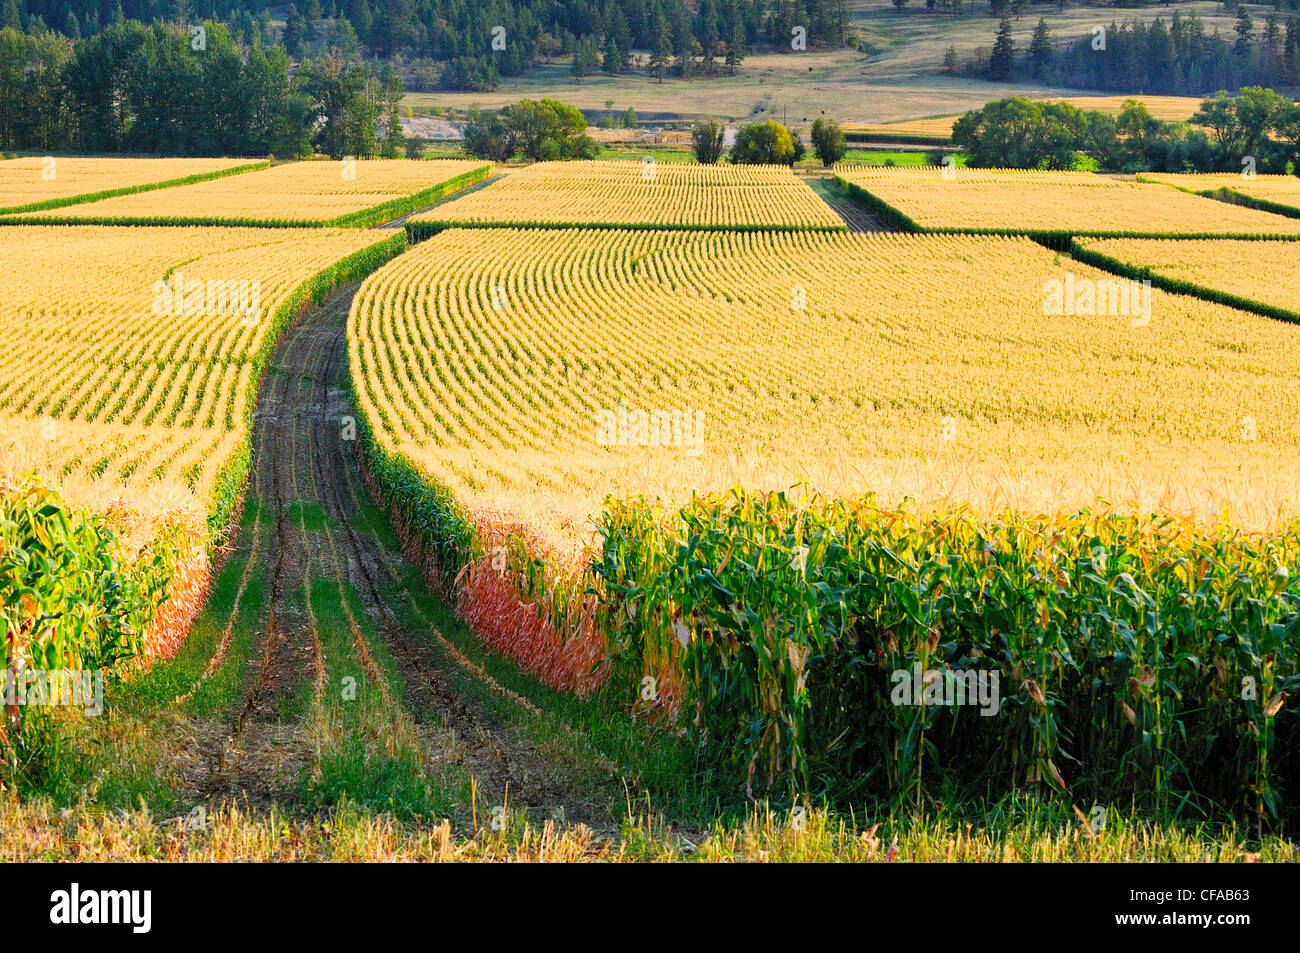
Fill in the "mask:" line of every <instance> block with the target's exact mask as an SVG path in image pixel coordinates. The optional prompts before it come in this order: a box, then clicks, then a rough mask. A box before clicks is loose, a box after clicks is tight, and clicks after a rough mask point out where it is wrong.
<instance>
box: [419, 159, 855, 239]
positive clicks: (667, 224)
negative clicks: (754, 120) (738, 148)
mask: <svg viewBox="0 0 1300 953" xmlns="http://www.w3.org/2000/svg"><path fill="white" fill-rule="evenodd" d="M452 225H457V226H491V225H496V226H528V225H534V226H538V227H550V228H554V227H558V226H573V227H577V226H584V225H585V226H602V227H608V228H634V227H635V228H708V229H741V230H744V229H823V230H832V231H842V230H843V229H844V223H843V222H842V221H841V220H840V218H839V217H838V216H837V215H836V214H835V213H834V212H832V211H831V210H830V209H829V208H827V206H826V204H825V203H824V202H822V201H821V200H820V199H819V198H817V196H816V195H815V194H814V193H813V192H812V190H811V189H809V188H808V186H807V185H805V184H804V183H803V182H801V181H799V179H797V178H796V177H795V175H794V173H792V172H791V171H790V170H789V169H787V168H785V167H783V166H735V165H688V164H685V163H673V162H660V163H655V162H654V161H653V160H650V161H648V162H626V161H619V160H609V161H605V162H539V163H537V164H535V165H531V166H528V167H527V168H524V169H519V170H517V171H513V172H511V173H510V174H509V175H507V176H506V177H505V178H503V179H502V180H501V181H499V182H495V183H493V184H492V185H490V186H488V187H487V188H485V189H481V190H479V191H478V192H475V193H473V194H471V195H466V196H464V197H462V198H459V199H457V200H456V201H455V202H453V203H450V204H447V205H444V206H441V207H439V208H437V209H434V210H433V211H431V212H426V213H424V214H421V215H417V216H415V217H414V218H413V219H412V220H411V224H410V227H411V229H412V230H413V231H414V232H415V233H416V234H417V235H423V234H425V233H427V232H431V231H438V230H440V229H443V228H447V227H449V226H452Z"/></svg>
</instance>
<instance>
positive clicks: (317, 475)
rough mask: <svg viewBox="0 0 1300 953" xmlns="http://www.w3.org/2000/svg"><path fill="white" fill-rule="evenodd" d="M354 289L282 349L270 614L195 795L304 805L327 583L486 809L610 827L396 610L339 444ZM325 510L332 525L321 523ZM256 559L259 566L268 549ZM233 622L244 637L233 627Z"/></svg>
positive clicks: (255, 483) (363, 653) (266, 537)
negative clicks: (301, 703)
mask: <svg viewBox="0 0 1300 953" xmlns="http://www.w3.org/2000/svg"><path fill="white" fill-rule="evenodd" d="M356 287H357V286H356V285H351V286H348V287H347V288H344V289H342V290H340V291H338V292H336V293H335V294H334V295H332V296H331V297H330V298H329V299H328V300H327V301H325V302H323V303H322V304H321V305H320V306H318V307H316V308H315V309H313V310H311V311H310V312H307V313H305V314H303V315H302V316H301V317H300V318H299V320H298V321H297V322H296V323H295V324H294V326H293V327H292V328H291V329H290V330H289V332H288V333H287V334H286V335H285V338H284V340H283V341H282V342H281V344H280V346H279V347H278V348H277V350H276V353H275V356H274V358H273V360H272V362H271V365H270V376H269V377H268V379H267V381H266V382H265V384H264V386H263V388H262V393H261V394H260V395H259V400H258V404H257V411H256V414H255V416H254V424H253V426H254V440H253V445H254V451H253V460H252V466H251V481H250V482H251V486H250V488H249V498H250V503H252V504H253V505H256V506H258V507H259V509H258V510H257V513H256V516H255V520H254V526H255V527H258V529H256V530H255V532H260V533H262V537H261V540H262V545H261V547H260V550H261V553H262V557H263V559H264V562H265V569H264V572H265V592H266V602H265V606H264V609H263V614H262V617H261V619H260V620H259V625H258V628H257V634H256V637H255V640H254V646H253V649H252V651H251V652H250V653H249V656H248V658H247V660H246V661H245V665H246V668H247V670H246V672H245V676H244V686H245V687H244V689H243V691H242V694H241V696H240V699H239V701H238V703H237V704H236V705H235V706H233V707H232V708H231V709H230V711H231V714H230V715H229V716H228V718H227V719H226V720H225V721H216V722H196V723H194V724H193V726H192V727H193V729H194V735H195V738H196V742H197V747H198V749H199V751H200V753H201V754H200V757H199V759H198V761H199V763H200V764H201V770H200V769H199V767H198V766H197V765H196V769H195V770H194V771H192V772H191V774H193V775H195V776H193V777H191V779H190V782H189V783H188V784H187V785H186V786H187V787H188V788H190V789H192V791H193V792H194V794H195V795H196V797H197V799H199V800H206V801H209V802H211V801H216V800H220V799H224V798H230V797H233V798H235V799H236V800H239V801H242V802H244V803H246V804H249V805H253V806H258V807H268V806H270V804H271V803H280V804H281V805H292V804H293V803H294V802H295V801H296V800H297V799H298V779H300V778H301V777H303V776H304V772H305V769H306V767H307V766H308V765H309V764H310V761H311V758H312V746H311V743H310V741H309V738H308V734H309V733H308V731H307V730H306V728H305V722H304V719H303V718H302V717H298V716H295V717H292V718H286V717H285V713H286V711H287V709H288V708H289V707H290V705H291V703H292V702H293V700H294V699H296V698H300V697H301V696H302V694H303V693H304V692H305V691H306V690H307V688H308V686H309V684H310V685H311V686H312V690H313V691H314V692H315V693H316V698H318V699H319V698H320V697H321V692H323V691H324V689H325V685H324V679H325V667H324V659H323V652H322V644H321V641H320V639H319V638H318V635H317V629H316V619H315V616H314V614H313V611H312V603H311V581H312V579H313V578H315V579H316V580H318V581H320V580H330V581H332V582H336V583H337V585H338V590H339V599H340V601H341V603H342V613H343V615H345V616H346V617H347V619H348V624H349V626H350V628H351V629H352V637H353V639H352V640H353V643H354V647H355V651H356V654H357V659H358V661H359V662H360V663H361V665H362V666H363V668H364V669H365V671H366V674H367V677H368V678H371V679H373V680H374V681H375V682H376V684H377V685H378V687H379V688H380V690H381V691H382V692H383V693H384V695H385V697H386V698H388V699H389V700H390V701H392V702H393V703H394V704H397V705H400V706H401V708H402V709H404V711H405V712H406V715H407V716H409V717H410V719H411V721H412V723H413V724H414V726H415V727H416V730H417V735H418V737H419V739H420V743H421V744H422V745H424V747H425V749H426V750H425V752H424V753H425V755H426V756H427V757H428V758H429V759H430V760H439V759H446V758H448V757H450V758H451V759H452V760H453V761H455V762H459V763H460V764H461V765H462V767H463V768H464V770H465V771H466V772H467V773H468V774H469V775H470V776H471V777H472V778H473V779H474V782H475V787H476V790H477V793H478V798H479V800H480V802H486V803H488V804H498V805H499V804H504V803H507V802H508V803H510V804H511V805H516V806H517V805H525V806H526V807H527V808H529V809H530V812H531V813H532V814H533V815H534V819H538V815H541V816H542V817H545V816H555V814H556V812H557V811H558V812H562V815H561V816H563V817H564V818H565V820H566V821H570V822H575V821H584V822H586V823H589V824H591V825H592V826H598V825H602V824H603V823H604V822H605V821H607V820H608V810H607V809H604V810H602V809H600V808H597V807H595V806H593V805H592V804H591V803H590V802H589V801H588V800H587V799H583V798H579V797H576V796H575V795H574V794H573V793H572V792H571V791H570V790H569V789H568V785H567V784H565V783H564V782H563V781H561V780H558V778H559V776H558V775H557V774H556V772H555V766H554V765H551V764H548V763H547V762H546V759H544V758H542V757H541V756H540V755H538V754H537V753H536V752H535V751H534V750H533V748H532V747H531V746H529V745H528V744H526V743H521V742H520V741H519V740H518V739H516V738H514V737H513V736H512V735H511V734H510V733H509V732H507V731H506V730H504V729H502V728H500V727H498V726H494V725H492V724H490V723H489V722H488V721H487V719H485V718H484V717H483V716H482V715H481V714H480V713H479V712H478V711H477V710H476V709H475V708H474V707H473V706H472V705H470V704H467V703H466V701H465V700H464V699H462V697H461V696H460V695H459V694H458V693H457V692H456V691H455V690H454V689H453V688H452V687H451V685H450V684H449V683H448V680H447V677H446V674H445V673H444V672H443V671H442V670H441V669H440V666H439V664H438V662H437V661H436V660H435V658H434V657H433V656H432V655H431V654H430V651H429V648H428V646H427V645H426V644H421V638H420V637H419V636H417V634H416V633H415V632H413V631H411V630H410V627H409V626H408V625H407V624H406V623H405V622H404V621H403V619H402V616H401V615H400V614H399V613H398V611H396V606H397V605H398V603H396V602H394V600H400V599H402V598H404V597H405V593H404V591H403V589H402V586H403V582H402V577H401V575H400V566H401V564H402V562H403V558H402V556H401V555H400V554H397V553H394V552H390V551H389V550H388V549H387V547H385V545H384V544H383V542H382V541H381V540H380V539H379V537H378V536H377V535H376V534H375V533H374V531H373V530H372V529H371V528H370V527H368V526H366V525H364V521H363V520H361V519H358V517H359V515H360V512H361V510H360V505H361V500H362V499H363V498H364V497H363V496H362V495H361V494H359V493H358V491H357V485H358V483H359V482H360V481H359V471H358V468H357V463H356V460H355V454H354V451H353V447H354V445H353V444H351V443H350V442H349V441H345V440H343V437H342V433H341V424H342V422H341V419H340V417H341V415H342V414H343V413H346V412H347V411H346V410H345V409H344V407H343V404H342V395H343V393H344V389H343V388H344V383H345V377H346V373H347V367H346V364H347V349H346V331H345V328H346V320H347V314H348V311H349V308H350V305H351V301H352V298H353V296H354V294H355V292H356ZM316 506H318V507H319V513H320V514H321V515H322V516H323V526H320V525H317V524H316V516H315V514H316V510H315V507H316ZM309 507H310V508H311V511H312V523H311V532H309V531H308V517H307V513H308V508H309ZM295 510H296V513H295ZM263 516H264V517H265V519H263V518H262V517H263ZM268 524H269V525H268ZM252 546H253V550H252V551H253V553H254V554H256V553H257V552H258V548H257V543H256V542H254V543H253V544H252ZM299 578H301V580H302V585H301V590H300V592H299V587H298V586H297V585H295V580H297V579H299ZM349 589H350V590H351V592H352V593H355V596H356V598H357V599H358V600H359V603H360V605H361V607H362V609H363V610H364V612H365V613H366V616H367V618H368V619H369V620H370V622H371V623H373V628H374V631H375V632H376V633H378V635H379V636H380V637H381V638H382V639H383V643H384V645H385V646H386V647H387V649H388V652H389V653H390V654H391V656H392V659H393V662H394V663H395V667H396V669H397V671H398V672H399V673H400V675H401V682H402V686H401V688H402V691H401V692H400V696H401V697H400V700H397V699H394V698H393V693H394V691H395V690H396V689H397V687H398V686H390V685H388V684H387V679H386V677H385V674H384V672H383V671H382V670H381V669H380V668H379V666H378V665H377V664H376V662H375V660H374V659H373V658H372V657H371V653H370V647H369V646H368V645H367V643H366V638H365V636H364V635H363V634H362V632H361V629H360V628H359V626H358V621H357V619H356V618H353V610H352V608H351V606H350V605H349V604H348V603H349V592H348V590H349ZM229 621H230V627H231V628H232V627H233V625H234V622H235V620H234V619H233V618H232V619H231V620H229ZM225 641H228V640H223V647H224V642H225ZM218 664H219V663H218ZM471 677H472V676H471Z"/></svg>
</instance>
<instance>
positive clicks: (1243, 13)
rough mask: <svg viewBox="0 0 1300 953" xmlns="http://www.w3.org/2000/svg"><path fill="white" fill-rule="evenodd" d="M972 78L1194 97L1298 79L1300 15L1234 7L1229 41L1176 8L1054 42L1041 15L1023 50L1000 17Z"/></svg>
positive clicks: (948, 63)
mask: <svg viewBox="0 0 1300 953" xmlns="http://www.w3.org/2000/svg"><path fill="white" fill-rule="evenodd" d="M943 65H944V67H945V68H946V69H947V70H948V71H949V72H957V71H959V70H960V69H962V68H963V67H962V63H961V61H960V57H959V56H958V54H957V51H956V49H955V47H949V48H948V51H947V53H946V54H945V57H944V62H943ZM964 71H965V72H966V73H968V74H970V75H975V76H984V77H987V78H990V79H994V80H1002V81H1008V82H1024V81H1029V80H1038V81H1042V82H1048V83H1055V84H1058V85H1065V86H1072V87H1075V88H1079V89H1095V90H1101V91H1106V92H1126V91H1129V90H1134V89H1140V90H1142V91H1143V92H1145V93H1149V94H1152V95H1167V96H1199V95H1201V94H1203V93H1204V92H1206V91H1207V90H1211V89H1240V88H1242V87H1244V86H1252V85H1263V86H1285V85H1290V84H1296V83H1300V17H1297V16H1286V17H1283V15H1282V14H1281V13H1280V12H1279V11H1278V10H1277V9H1273V10H1270V11H1269V12H1268V14H1267V16H1265V17H1263V18H1261V19H1259V20H1256V19H1255V18H1254V17H1251V16H1250V14H1249V12H1248V11H1247V10H1246V8H1245V7H1244V6H1239V7H1238V8H1237V18H1236V23H1235V26H1234V30H1233V36H1232V37H1231V38H1225V37H1222V36H1220V35H1219V34H1218V32H1217V31H1215V32H1214V33H1207V31H1206V29H1205V24H1204V23H1202V22H1201V20H1200V19H1199V18H1198V17H1196V16H1195V15H1190V16H1183V15H1182V14H1181V13H1180V12H1175V13H1174V14H1173V16H1172V18H1171V19H1170V21H1169V22H1168V23H1166V22H1165V20H1164V18H1157V19H1155V20H1153V21H1151V22H1150V23H1143V22H1141V21H1136V20H1135V21H1132V22H1129V23H1120V24H1117V23H1115V22H1113V21H1112V22H1111V23H1110V24H1108V25H1105V26H1102V25H1100V24H1099V25H1098V27H1097V28H1096V29H1094V30H1093V31H1092V32H1090V33H1089V34H1087V35H1085V36H1082V37H1077V38H1074V39H1071V40H1070V41H1068V42H1066V43H1065V44H1063V45H1059V46H1058V43H1057V41H1056V38H1055V37H1053V35H1052V32H1051V29H1050V28H1049V26H1048V24H1047V21H1046V19H1044V18H1041V17H1040V18H1039V20H1038V23H1037V25H1036V26H1035V27H1034V32H1033V34H1032V36H1031V38H1030V41H1029V44H1028V46H1027V47H1026V48H1025V49H1023V50H1021V49H1020V48H1019V47H1018V45H1017V43H1016V41H1015V38H1014V36H1013V35H1012V28H1011V21H1010V18H1003V19H1002V21H1001V23H1000V25H999V27H998V31H997V35H996V37H995V38H994V41H993V47H992V51H991V52H989V53H988V54H987V55H985V53H983V52H982V51H976V52H975V53H974V54H973V55H972V56H970V57H969V58H968V59H967V61H966V62H965V65H964Z"/></svg>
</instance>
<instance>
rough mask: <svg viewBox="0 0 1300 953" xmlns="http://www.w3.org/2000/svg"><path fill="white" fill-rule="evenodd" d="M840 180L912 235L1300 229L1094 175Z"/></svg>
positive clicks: (1291, 232)
mask: <svg viewBox="0 0 1300 953" xmlns="http://www.w3.org/2000/svg"><path fill="white" fill-rule="evenodd" d="M835 174H836V177H837V178H838V180H839V181H840V182H842V183H844V184H845V186H846V187H848V188H849V190H850V191H851V192H852V193H853V194H854V195H855V196H860V197H861V198H862V199H863V201H864V203H865V204H867V205H869V206H870V207H872V208H874V209H875V210H877V211H878V212H880V213H881V214H882V215H883V216H884V217H885V218H886V220H887V221H889V222H890V223H891V224H893V225H895V226H897V227H900V228H904V229H906V230H909V231H927V232H931V231H937V232H950V231H965V232H991V233H998V234H1010V233H1019V234H1025V233H1029V234H1034V235H1040V234H1041V235H1055V236H1066V237H1068V236H1070V235H1113V236H1132V237H1169V238H1206V237H1215V236H1232V235H1237V236H1248V237H1253V238H1264V237H1273V238H1279V237H1295V236H1300V222H1296V221H1292V220H1290V219H1287V218H1283V217H1281V216H1278V215H1270V214H1268V213H1267V212H1264V211H1259V210H1257V209H1253V208H1243V207H1240V206H1234V205H1229V204H1226V203H1223V202H1215V201H1213V200H1211V199H1208V198H1204V197H1202V196H1199V195H1192V194H1189V193H1188V192H1184V191H1181V190H1179V189H1174V188H1170V187H1169V186H1165V185H1158V184H1156V183H1154V182H1147V181H1145V178H1146V177H1144V180H1143V181H1140V182H1129V181H1121V180H1119V179H1115V178H1108V177H1106V176H1100V175H1094V174H1093V173H1091V172H1048V171H1020V170H1008V169H966V168H955V167H953V168H950V169H937V168H903V167H899V168H883V167H869V166H850V165H840V166H836V168H835Z"/></svg>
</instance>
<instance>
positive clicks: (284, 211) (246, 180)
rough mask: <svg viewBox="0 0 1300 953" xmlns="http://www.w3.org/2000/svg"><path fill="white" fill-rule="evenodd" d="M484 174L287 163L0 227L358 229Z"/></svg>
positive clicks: (393, 164)
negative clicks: (18, 225)
mask: <svg viewBox="0 0 1300 953" xmlns="http://www.w3.org/2000/svg"><path fill="white" fill-rule="evenodd" d="M96 161H98V160H96ZM490 172H491V165H490V164H486V163H483V162H479V161H477V160H469V159H465V160H462V159H436V160H433V159H431V160H428V161H421V162H412V161H409V160H403V159H357V160H349V159H345V160H343V161H338V162H335V161H326V160H321V161H313V162H288V163H283V164H280V165H275V166H272V167H270V168H262V169H259V170H257V171H254V172H248V173H245V174H243V175H240V176H237V177H236V178H233V179H227V178H220V179H209V180H206V181H202V182H196V183H194V184H190V185H181V186H177V187H174V188H168V189H165V190H162V191H159V192H147V193H133V194H130V195H119V196H116V197H109V198H101V199H95V200H91V201H86V202H82V203H80V204H75V205H65V206H63V207H60V208H57V209H51V210H49V211H41V212H38V213H35V214H26V215H21V216H18V217H15V218H11V219H7V220H6V219H0V223H3V222H4V221H11V222H12V221H18V222H23V223H48V224H57V223H59V222H67V223H79V224H96V225H113V224H121V225H231V226H266V225H271V226H280V227H302V226H314V227H326V226H328V227H336V228H364V227H368V226H370V225H374V224H377V223H379V222H385V221H388V220H390V219H393V218H397V217H399V216H401V215H404V214H406V213H408V212H412V211H414V210H415V209H417V208H423V207H424V206H425V205H429V204H431V203H433V202H436V201H437V200H438V199H440V198H442V197H444V196H446V195H450V194H452V193H453V192H455V191H456V190H457V189H460V188H462V187H464V186H466V185H469V184H472V183H474V182H478V181H481V180H482V179H485V178H487V177H488V175H489V174H490Z"/></svg>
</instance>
